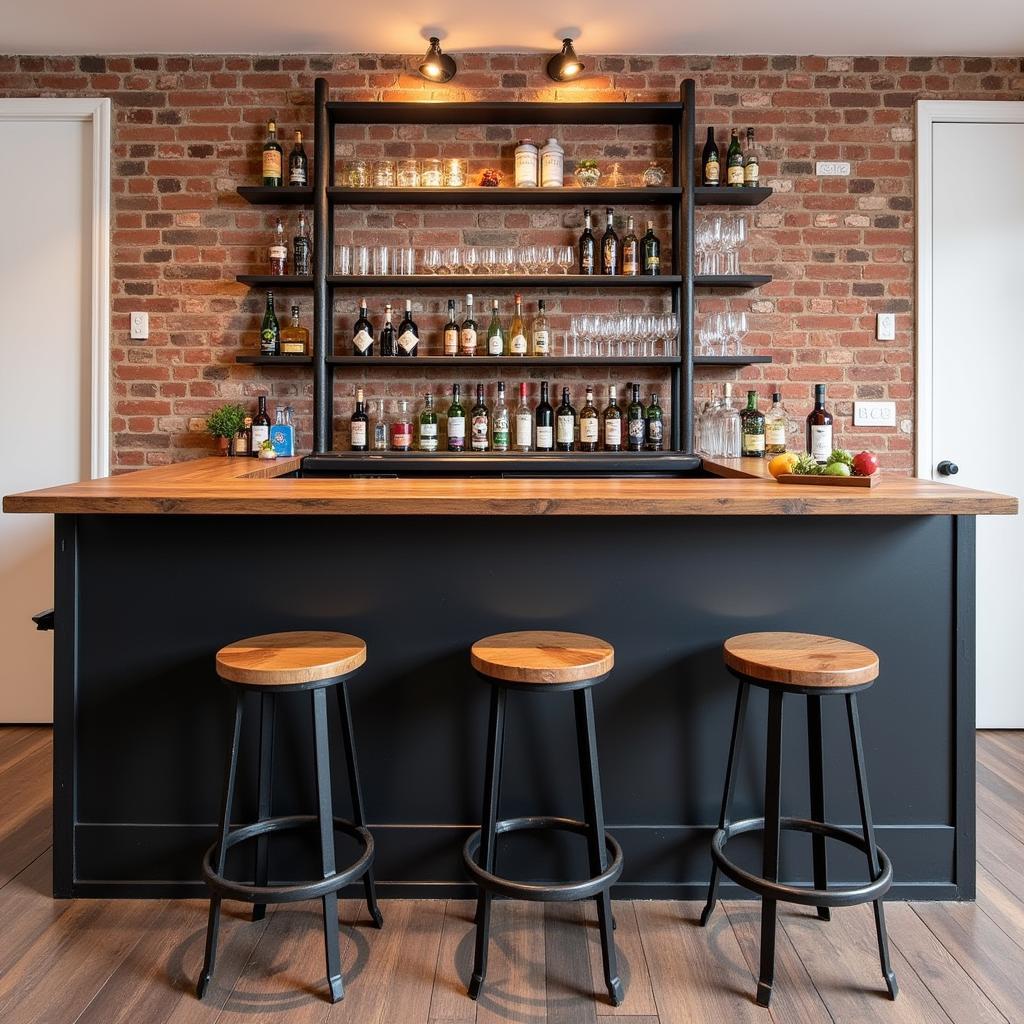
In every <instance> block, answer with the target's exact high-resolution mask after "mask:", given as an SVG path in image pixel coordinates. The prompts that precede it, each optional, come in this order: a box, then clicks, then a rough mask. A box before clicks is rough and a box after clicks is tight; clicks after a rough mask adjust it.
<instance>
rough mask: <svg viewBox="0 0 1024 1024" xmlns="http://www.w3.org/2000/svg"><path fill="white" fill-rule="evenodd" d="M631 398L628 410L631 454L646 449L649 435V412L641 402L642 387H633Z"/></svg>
mask: <svg viewBox="0 0 1024 1024" xmlns="http://www.w3.org/2000/svg"><path fill="white" fill-rule="evenodd" d="M631 389H632V391H631V396H630V402H629V405H628V407H627V408H626V447H627V448H628V449H629V450H630V451H631V452H640V451H643V448H644V440H645V439H646V435H647V410H646V409H645V408H644V404H643V402H641V401H640V385H639V384H633V385H631Z"/></svg>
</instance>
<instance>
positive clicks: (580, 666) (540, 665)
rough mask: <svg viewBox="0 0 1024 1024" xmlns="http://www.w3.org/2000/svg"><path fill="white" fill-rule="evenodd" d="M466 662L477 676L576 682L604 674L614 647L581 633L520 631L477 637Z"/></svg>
mask: <svg viewBox="0 0 1024 1024" xmlns="http://www.w3.org/2000/svg"><path fill="white" fill-rule="evenodd" d="M470 662H471V663H472V665H473V668H475V669H476V670H477V672H479V673H480V674H481V675H484V676H489V677H490V678H491V679H501V680H503V681H505V682H510V683H534V684H537V685H539V686H543V685H546V684H565V683H576V682H581V681H585V680H588V679H596V678H597V677H598V676H603V675H607V674H608V673H609V672H610V671H611V670H612V667H613V666H614V664H615V648H614V647H612V645H611V644H609V643H606V642H605V641H604V640H599V639H598V638H597V637H596V636H587V635H586V634H584V633H563V632H560V631H558V630H524V631H521V632H517V633H497V634H495V635H494V636H488V637H485V638H484V639H483V640H477V642H476V643H475V644H473V647H472V648H471V650H470Z"/></svg>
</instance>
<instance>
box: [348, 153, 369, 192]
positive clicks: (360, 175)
mask: <svg viewBox="0 0 1024 1024" xmlns="http://www.w3.org/2000/svg"><path fill="white" fill-rule="evenodd" d="M345 184H346V185H348V187H349V188H369V187H370V167H369V165H368V164H367V162H366V161H365V160H349V162H348V163H347V164H345Z"/></svg>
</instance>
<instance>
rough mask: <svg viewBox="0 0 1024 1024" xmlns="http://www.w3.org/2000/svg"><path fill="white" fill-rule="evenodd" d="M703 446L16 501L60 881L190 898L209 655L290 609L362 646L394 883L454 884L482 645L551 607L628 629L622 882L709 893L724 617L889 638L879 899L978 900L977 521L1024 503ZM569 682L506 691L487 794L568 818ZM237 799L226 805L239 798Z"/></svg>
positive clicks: (613, 638) (752, 782)
mask: <svg viewBox="0 0 1024 1024" xmlns="http://www.w3.org/2000/svg"><path fill="white" fill-rule="evenodd" d="M745 461H749V462H754V463H756V461H757V460H745ZM692 465H693V467H695V468H692V469H690V470H689V472H690V473H691V475H689V476H681V477H679V478H676V479H668V478H662V479H649V478H643V477H631V478H628V479H622V478H608V479H600V478H586V479H582V478H581V479H569V478H559V479H498V478H463V479H446V478H435V477H429V478H419V479H412V478H410V479H341V478H337V477H332V478H320V477H315V476H311V477H309V478H303V477H302V476H301V475H300V474H301V460H299V459H291V460H289V459H279V460H277V461H276V462H263V461H257V460H252V459H223V458H221V459H214V458H209V459H203V460H199V461H196V462H191V463H186V464H182V465H178V466H170V467H166V468H160V469H153V470H146V471H142V472H138V473H132V474H128V475H125V476H119V477H115V478H111V479H105V480H97V481H92V482H86V483H80V484H75V485H71V486H68V487H60V488H53V489H51V490H47V491H37V492H33V493H30V494H23V495H14V496H9V497H7V498H5V499H4V510H5V511H7V512H37V513H38V512H44V513H52V514H54V515H55V522H56V534H55V536H56V592H55V630H56V634H55V659H54V694H55V746H54V751H55V755H54V756H55V772H54V893H55V895H57V896H134V897H139V896H198V895H202V894H203V893H204V891H205V890H204V887H203V886H202V884H201V883H200V881H199V866H200V861H201V857H202V852H203V850H204V849H205V848H206V847H207V846H208V845H209V843H210V842H211V840H212V838H213V836H214V832H215V828H216V821H217V818H218V812H219V799H220V780H221V777H222V767H223V760H224V742H225V740H224V737H225V736H226V735H227V732H228V729H227V725H228V720H229V718H230V715H231V706H230V699H229V695H228V694H227V693H226V692H225V689H224V687H222V686H221V685H220V684H219V683H218V681H217V678H216V674H215V671H214V653H215V652H216V650H217V649H218V648H219V647H221V646H223V645H224V644H227V643H230V642H231V641H234V640H237V639H239V638H242V637H246V636H252V635H254V634H258V633H268V632H274V631H281V630H291V629H325V630H342V631H346V632H351V633H354V634H356V635H358V636H360V637H362V638H364V639H365V640H366V643H367V647H368V658H367V663H366V666H365V668H364V669H363V670H362V672H361V673H360V676H359V678H358V680H357V681H355V682H354V683H353V685H352V687H351V696H352V704H353V714H354V718H355V723H356V726H357V734H358V742H359V758H360V764H361V768H362V773H363V786H364V796H365V801H366V809H367V814H368V819H369V825H370V828H371V831H372V832H373V835H374V837H375V840H376V844H377V877H378V880H379V884H380V889H381V892H382V895H385V896H396V895H416V896H434V895H436V896H439V897H440V896H450V895H469V894H470V893H471V892H472V888H471V886H470V885H469V883H468V880H467V878H466V876H465V873H464V868H463V865H462V859H461V849H462V844H463V842H464V840H465V837H466V835H467V834H468V833H469V832H470V831H471V830H472V829H474V828H476V827H478V825H479V820H478V819H479V813H480V802H481V801H480V796H481V786H482V778H481V775H480V768H479V766H480V765H481V764H482V763H483V759H484V744H485V739H486V729H485V722H486V713H487V708H486V699H487V695H486V694H485V693H482V692H481V687H480V686H479V685H478V684H477V681H476V680H475V677H474V674H473V671H472V669H471V667H470V663H469V654H468V651H469V647H470V645H471V644H472V643H473V641H474V640H476V639H478V638H479V637H482V636H485V635H487V634H490V633H495V632H499V631H503V630H515V629H565V630H572V631H578V632H582V633H589V634H594V635H597V636H600V637H602V638H604V639H606V640H608V641H609V642H610V643H612V644H613V645H614V647H615V668H614V670H613V672H612V674H611V676H610V678H609V679H608V680H607V682H606V683H604V684H603V685H602V687H601V692H600V693H599V694H598V697H597V700H596V711H597V728H598V734H599V742H600V747H601V764H602V776H603V784H604V806H605V813H606V819H607V825H608V829H609V831H610V832H611V833H612V834H613V835H614V836H615V837H616V839H617V840H618V841H619V843H621V845H622V848H623V851H624V854H625V871H624V873H623V875H622V878H621V880H620V882H619V884H618V885H617V887H616V890H615V894H616V895H619V896H630V897H641V898H642V897H679V898H688V899H693V898H698V897H702V896H703V895H704V893H705V891H706V885H707V873H708V867H709V857H708V838H709V836H710V833H711V831H712V830H713V828H714V825H715V823H716V820H717V817H718V804H719V800H720V796H721V780H722V773H723V770H724V764H725V757H726V751H727V745H728V737H729V731H730V725H731V717H732V710H733V703H734V699H735V687H734V682H733V680H732V678H731V677H730V676H729V674H728V672H727V671H726V669H725V668H724V666H723V664H722V658H721V646H722V642H723V640H724V639H725V638H727V637H728V636H730V635H732V634H735V633H742V632H748V631H753V630H793V631H802V632H813V633H821V634H829V635H833V636H838V637H843V638H846V639H850V640H856V641H858V642H859V643H862V644H865V645H867V646H869V647H870V648H872V649H873V650H874V651H876V652H877V653H878V655H879V657H880V662H881V675H880V678H879V680H878V683H877V684H876V685H875V686H874V687H873V688H872V690H871V691H870V692H869V693H868V694H866V695H865V696H864V699H863V701H862V704H861V715H862V721H863V731H864V738H865V747H866V755H867V760H868V763H869V765H870V771H871V773H872V777H871V779H870V782H871V787H872V799H873V803H874V810H875V821H876V825H877V828H878V837H879V843H880V845H881V846H883V847H884V848H885V849H886V850H887V851H888V853H889V855H890V857H891V858H892V861H893V865H894V870H895V879H896V881H895V885H894V887H893V890H892V893H893V894H894V895H896V896H897V897H903V898H907V897H912V898H915V899H950V898H952V899H970V898H972V897H973V895H974V889H975V878H974V814H975V805H974V661H975V659H974V597H973V595H974V529H975V516H977V515H986V514H1013V513H1014V512H1015V511H1016V504H1017V503H1016V500H1015V499H1013V498H1007V497H1003V496H1001V495H995V494H989V493H985V492H979V491H971V490H967V489H964V488H957V487H953V486H948V485H939V484H933V483H930V482H926V481H920V480H911V479H900V478H895V477H894V478H886V479H885V480H884V481H883V482H882V484H881V485H880V486H878V487H876V488H872V489H870V490H867V489H864V490H860V489H857V490H854V489H846V488H831V487H823V486H809V487H787V486H782V485H780V484H778V483H776V482H775V481H772V480H770V479H764V478H763V471H757V470H754V471H752V470H751V469H750V467H749V466H748V465H745V464H743V463H740V462H739V460H737V462H736V463H735V464H731V465H729V464H709V463H705V464H704V466H703V467H702V468H700V467H698V466H697V460H693V463H692ZM26 628H29V624H28V623H26ZM802 703H803V702H794V703H793V708H792V713H791V714H789V715H787V720H786V729H787V731H790V730H792V732H791V735H793V736H795V737H797V738H798V739H799V740H800V742H796V741H794V742H793V743H792V744H785V743H784V747H783V749H784V757H783V792H784V793H785V794H786V795H787V799H789V800H790V801H791V806H790V805H787V806H784V808H783V813H784V814H791V815H794V816H804V817H806V816H807V814H808V797H807V793H806V787H807V781H806V780H807V776H808V771H807V765H806V744H805V743H804V742H803V736H804V733H805V729H806V726H805V722H804V710H803V707H802V706H800V705H801V704H802ZM548 705H551V706H548ZM560 705H561V702H557V701H556V702H551V701H537V700H533V699H531V698H530V697H529V696H528V695H525V696H522V697H521V698H520V699H516V700H514V701H510V704H509V717H510V719H511V722H512V724H515V723H516V721H517V720H518V721H519V723H520V724H521V725H522V726H523V727H522V728H519V727H516V728H510V730H509V733H508V737H509V738H508V748H507V750H506V754H505V758H506V762H505V763H506V768H507V770H506V779H507V784H506V786H505V789H504V790H503V792H502V805H501V815H502V817H515V816H517V815H522V814H544V815H562V816H569V817H579V816H580V812H581V795H580V780H579V771H578V767H577V765H576V751H575V749H574V748H573V746H572V744H566V743H565V742H564V741H563V738H564V737H565V736H566V735H571V734H572V728H573V727H572V722H571V713H572V708H571V704H569V703H566V705H565V706H564V707H562V706H560ZM288 711H289V709H288V708H282V709H281V717H280V720H279V722H278V726H277V731H276V738H275V742H276V743H277V745H278V751H279V752H280V756H279V757H278V759H277V768H278V770H276V773H275V780H274V792H275V797H276V798H279V799H280V802H281V803H282V804H283V805H285V806H287V807H288V808H289V810H290V811H291V810H293V809H294V810H296V811H301V810H302V809H304V808H305V809H309V810H312V809H313V808H314V807H315V800H316V797H315V792H314V779H313V777H312V774H311V773H308V772H307V773H302V772H301V771H300V770H299V769H295V770H294V771H292V770H291V766H302V765H307V764H308V758H307V757H305V756H302V755H304V754H305V752H306V750H307V749H308V748H309V747H310V744H311V742H312V739H311V731H312V728H311V722H310V721H308V720H307V719H308V715H306V714H304V713H299V712H296V713H295V714H294V716H289V714H288ZM764 715H765V699H764V697H763V695H759V694H756V693H755V694H754V695H752V697H751V709H750V719H749V720H748V735H749V736H750V737H752V741H750V742H748V743H747V744H746V746H745V748H744V750H743V752H742V761H741V764H740V771H739V774H738V782H737V790H736V800H735V804H734V814H735V815H736V816H737V817H744V816H749V815H756V814H758V813H760V812H759V810H758V808H759V807H760V803H761V795H762V766H763V763H764ZM255 717H256V716H252V717H251V718H250V722H253V721H254V719H255ZM845 730H846V722H845V719H844V718H842V717H841V715H839V714H838V713H837V715H836V717H835V718H833V717H832V716H831V715H829V714H827V713H826V716H825V721H824V747H825V757H826V779H825V793H826V811H827V813H828V815H829V819H830V820H832V821H835V822H837V823H840V824H845V825H850V826H854V827H856V823H857V822H858V821H859V818H858V809H857V796H856V791H855V789H854V785H853V781H852V779H853V773H852V771H851V764H850V753H849V743H848V741H847V736H846V731H845ZM531 738H532V739H531ZM256 746H257V737H256V735H255V727H253V730H252V732H249V733H246V734H245V735H244V736H243V746H242V762H241V768H240V781H239V787H238V792H239V793H240V794H251V793H255V791H256V786H255V782H254V778H253V773H254V771H255V751H256ZM341 772H343V768H342V769H339V774H340V773H341ZM307 776H308V777H307ZM336 791H337V792H345V791H346V789H345V780H344V778H343V777H339V779H338V780H337V781H336ZM255 810H256V809H255V807H253V806H247V805H246V802H245V800H242V801H241V803H240V805H239V806H237V807H236V813H237V817H238V820H253V816H254V813H255ZM339 813H341V814H345V813H346V810H345V809H344V808H341V809H340V810H339ZM805 845H806V846H807V848H806V849H805ZM736 847H737V853H736V857H737V859H739V860H742V858H743V856H744V851H743V850H742V848H741V843H740V840H737V843H736ZM316 856H317V854H316V852H315V844H314V846H311V847H310V848H308V849H307V846H306V845H305V844H304V843H303V842H302V840H301V838H300V837H299V838H285V837H282V838H281V839H280V840H275V845H273V846H272V851H271V877H272V878H277V879H278V880H281V881H286V880H288V878H287V876H289V875H290V874H292V875H300V876H301V875H302V873H303V872H305V873H306V874H307V875H308V872H309V871H310V870H313V871H315V870H316V869H317V863H318V862H317V860H316ZM338 856H339V860H341V861H344V859H345V851H344V850H343V849H340V848H339V854H338ZM830 856H831V861H830V872H831V878H832V879H833V880H834V881H835V882H836V883H840V882H846V881H854V880H856V879H862V878H863V877H864V865H863V857H862V856H861V855H859V854H857V853H856V851H849V852H846V851H843V850H840V849H837V850H836V851H835V852H834V853H833V852H832V851H831V849H830ZM751 866H755V865H754V860H753V855H752V854H751ZM499 867H500V871H501V873H502V874H503V875H505V876H514V877H517V878H524V879H527V878H531V879H545V878H555V877H557V878H572V877H577V878H583V877H586V875H587V873H588V871H587V862H586V849H585V843H584V841H583V840H582V839H581V838H580V837H568V838H566V839H565V840H564V842H552V841H551V840H550V838H545V839H544V840H543V841H542V840H539V839H538V838H537V837H536V836H531V835H530V834H523V835H521V836H519V835H517V836H515V837H510V839H509V841H508V845H507V846H505V847H503V850H502V863H501V864H500V865H499ZM236 869H237V870H239V871H240V872H241V873H242V874H244V870H245V865H240V866H239V865H236ZM809 875H810V857H809V839H807V838H806V837H801V836H797V835H794V836H787V837H786V839H785V841H784V843H783V851H782V877H783V878H787V879H789V880H791V881H793V882H809V881H810V878H809ZM728 891H729V890H728V887H726V893H728Z"/></svg>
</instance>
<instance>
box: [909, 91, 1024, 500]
mask: <svg viewBox="0 0 1024 1024" xmlns="http://www.w3.org/2000/svg"><path fill="white" fill-rule="evenodd" d="M916 108H917V109H916V114H917V132H916V137H917V180H916V188H917V216H916V224H917V243H916V246H915V252H914V257H915V264H916V266H917V287H916V294H915V308H916V311H917V346H916V358H917V394H916V395H915V402H914V410H915V412H914V451H915V462H914V466H915V469H914V472H915V474H916V475H917V476H919V477H923V478H924V479H926V480H930V479H932V467H933V466H934V464H935V461H934V455H933V451H932V444H933V431H932V422H933V417H934V413H935V410H934V402H933V397H934V376H933V374H934V361H933V358H932V356H933V350H934V337H933V333H932V332H933V326H934V318H933V316H932V301H933V290H932V277H933V274H932V271H933V253H932V245H933V241H934V240H933V237H932V215H933V212H934V192H933V188H932V184H933V171H934V162H933V138H932V129H933V127H934V126H935V125H936V124H949V123H961V124H964V123H966V124H972V123H978V124H982V123H987V124H1020V123H1024V102H1020V101H1017V100H918V101H917V104H916Z"/></svg>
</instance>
